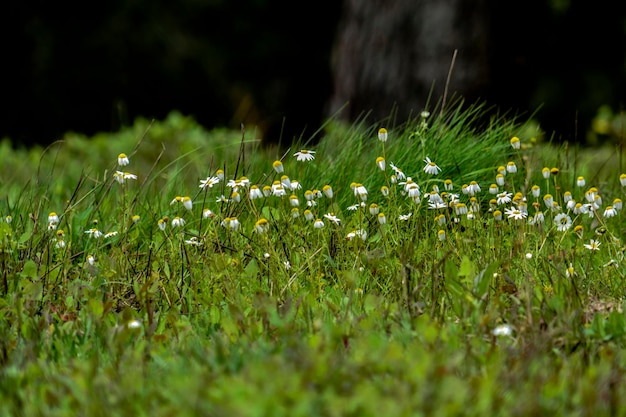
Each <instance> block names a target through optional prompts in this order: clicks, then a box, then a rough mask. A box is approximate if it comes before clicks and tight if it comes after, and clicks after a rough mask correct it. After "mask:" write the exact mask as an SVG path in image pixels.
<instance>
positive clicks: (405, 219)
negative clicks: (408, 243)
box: [398, 213, 413, 221]
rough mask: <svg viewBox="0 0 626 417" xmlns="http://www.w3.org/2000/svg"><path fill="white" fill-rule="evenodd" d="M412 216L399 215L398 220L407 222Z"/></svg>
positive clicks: (410, 214)
mask: <svg viewBox="0 0 626 417" xmlns="http://www.w3.org/2000/svg"><path fill="white" fill-rule="evenodd" d="M412 215H413V213H409V214H401V215H400V216H399V217H398V219H400V220H402V221H407V220H409V219H410V218H411V216H412Z"/></svg>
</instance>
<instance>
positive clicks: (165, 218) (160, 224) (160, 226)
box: [157, 216, 169, 231]
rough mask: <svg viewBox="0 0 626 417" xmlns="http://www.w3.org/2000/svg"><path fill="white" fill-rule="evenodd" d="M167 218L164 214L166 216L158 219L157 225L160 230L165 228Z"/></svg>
mask: <svg viewBox="0 0 626 417" xmlns="http://www.w3.org/2000/svg"><path fill="white" fill-rule="evenodd" d="M168 220H169V218H168V217H167V216H166V217H163V218H161V219H159V221H158V222H157V225H158V226H159V229H161V231H164V230H165V227H166V226H167V222H168Z"/></svg>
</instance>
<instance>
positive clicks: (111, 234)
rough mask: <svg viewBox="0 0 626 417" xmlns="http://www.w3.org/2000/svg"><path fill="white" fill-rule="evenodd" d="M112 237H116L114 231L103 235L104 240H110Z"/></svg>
mask: <svg viewBox="0 0 626 417" xmlns="http://www.w3.org/2000/svg"><path fill="white" fill-rule="evenodd" d="M113 236H117V232H116V231H113V232H109V233H107V234H105V235H104V238H105V239H107V238H110V237H113Z"/></svg>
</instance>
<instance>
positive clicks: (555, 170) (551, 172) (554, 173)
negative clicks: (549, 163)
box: [550, 167, 559, 175]
mask: <svg viewBox="0 0 626 417" xmlns="http://www.w3.org/2000/svg"><path fill="white" fill-rule="evenodd" d="M550 174H552V175H559V169H558V168H557V167H554V168H552V169H551V170H550Z"/></svg>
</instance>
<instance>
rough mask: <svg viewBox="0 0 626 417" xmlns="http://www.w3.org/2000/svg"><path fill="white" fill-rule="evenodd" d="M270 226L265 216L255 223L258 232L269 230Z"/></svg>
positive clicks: (255, 229)
mask: <svg viewBox="0 0 626 417" xmlns="http://www.w3.org/2000/svg"><path fill="white" fill-rule="evenodd" d="M269 228H270V223H269V222H268V221H267V220H266V219H263V218H261V219H259V220H257V222H256V223H255V224H254V231H255V232H257V233H258V234H263V233H265V232H267V231H268V230H269Z"/></svg>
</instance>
